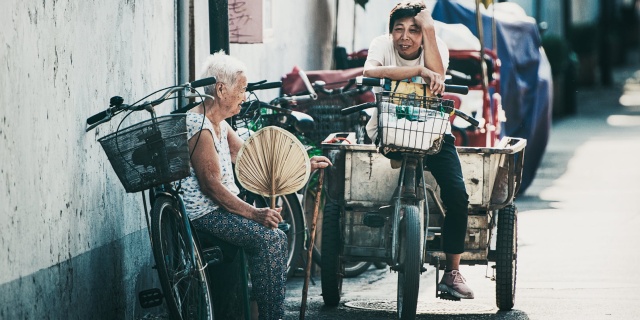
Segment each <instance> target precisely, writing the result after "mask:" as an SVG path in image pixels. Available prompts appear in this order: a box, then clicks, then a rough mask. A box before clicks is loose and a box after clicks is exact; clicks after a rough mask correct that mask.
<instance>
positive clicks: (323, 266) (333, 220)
mask: <svg viewBox="0 0 640 320" xmlns="http://www.w3.org/2000/svg"><path fill="white" fill-rule="evenodd" d="M341 252H342V240H341V237H340V207H339V206H338V205H337V204H335V203H331V202H330V201H327V203H326V205H325V207H324V212H323V218H322V246H321V252H320V254H321V256H322V260H321V261H320V276H321V279H320V280H321V283H322V299H323V300H324V304H325V305H327V306H331V307H334V306H337V305H338V303H340V294H341V293H342V277H343V275H344V264H343V263H342V260H341V258H340V253H341Z"/></svg>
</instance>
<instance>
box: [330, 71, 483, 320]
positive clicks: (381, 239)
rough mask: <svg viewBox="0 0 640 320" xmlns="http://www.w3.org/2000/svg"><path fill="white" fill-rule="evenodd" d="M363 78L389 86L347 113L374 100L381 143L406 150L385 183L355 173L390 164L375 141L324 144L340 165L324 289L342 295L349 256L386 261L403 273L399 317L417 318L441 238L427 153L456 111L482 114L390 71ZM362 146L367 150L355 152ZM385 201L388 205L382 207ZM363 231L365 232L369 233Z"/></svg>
mask: <svg viewBox="0 0 640 320" xmlns="http://www.w3.org/2000/svg"><path fill="white" fill-rule="evenodd" d="M358 82H359V83H360V84H363V85H371V86H380V87H383V91H381V92H378V93H377V94H376V102H370V103H364V104H361V105H357V106H353V107H349V108H346V109H343V110H342V112H341V113H342V114H349V113H353V112H356V111H359V110H364V109H368V108H373V107H375V108H376V109H377V111H378V113H377V115H376V116H377V124H378V129H377V136H378V139H379V140H378V141H377V147H379V148H380V149H381V150H383V151H386V150H387V149H392V150H394V151H397V152H399V153H400V155H401V157H402V164H401V166H400V170H399V173H396V174H398V176H397V183H396V184H394V183H393V182H392V181H393V180H392V179H389V178H390V177H388V176H385V177H384V180H383V181H376V183H378V182H379V183H380V185H378V186H376V185H373V184H372V185H365V184H361V181H359V180H360V178H361V177H359V176H356V172H357V171H358V168H361V170H365V171H366V172H367V173H366V175H368V177H371V176H372V173H373V172H374V171H377V170H389V169H388V166H389V165H388V161H387V162H386V164H384V163H382V162H376V161H375V159H374V158H376V157H378V158H379V157H381V156H379V155H376V153H377V152H376V151H377V149H376V148H375V147H374V146H373V145H349V144H345V143H342V142H338V143H325V144H323V149H324V151H325V155H326V156H328V157H329V158H330V159H331V160H332V161H333V162H334V166H333V167H332V168H331V170H329V174H327V179H326V180H325V181H326V186H325V187H326V189H327V193H328V194H329V196H330V197H331V199H332V201H329V202H328V203H327V207H326V208H325V212H324V219H323V225H322V230H323V238H322V257H323V259H322V267H321V273H322V275H321V279H322V296H323V300H324V302H325V305H328V306H336V305H337V304H338V303H339V301H340V294H341V291H342V274H343V270H342V269H343V267H344V266H343V264H344V261H349V260H353V259H358V260H368V261H375V262H386V263H387V264H388V265H389V266H390V268H391V270H392V271H396V272H397V273H398V294H397V312H398V318H399V319H414V318H415V315H416V309H417V300H418V290H419V285H420V274H421V273H422V272H423V271H425V270H426V269H425V268H423V264H424V263H425V262H426V260H427V257H428V254H427V251H428V250H427V243H428V241H431V240H433V239H434V237H435V231H436V230H435V228H433V227H431V226H430V224H429V216H430V214H429V202H428V201H427V200H428V199H429V198H428V194H427V180H426V179H425V175H424V170H423V168H424V163H423V159H424V157H425V156H428V155H430V154H434V153H437V152H438V151H439V150H440V147H441V146H442V143H443V134H444V133H445V129H446V127H447V125H448V122H449V116H450V115H452V114H455V115H456V116H458V117H461V118H464V119H465V120H467V121H468V122H469V123H471V124H472V125H477V124H478V122H477V121H476V120H475V119H473V118H471V117H469V116H468V115H466V114H464V113H462V112H460V111H459V110H456V109H455V108H454V106H453V101H451V100H446V99H441V98H438V97H427V96H421V95H417V94H415V93H413V94H405V93H396V92H394V91H391V88H390V84H391V83H390V81H388V80H385V79H374V78H362V77H360V78H359V80H358ZM467 90H468V88H467V87H463V86H450V85H447V86H445V91H447V92H452V91H455V92H458V93H462V94H464V93H466V91H467ZM334 136H340V137H342V138H343V139H344V140H345V141H349V140H353V139H355V138H354V137H353V136H354V134H353V133H335V134H334ZM359 151H364V152H360V153H361V154H362V156H361V157H360V158H358V159H356V157H358V155H357V154H356V153H357V152H359ZM385 166H386V168H385ZM363 167H364V169H362V168H363ZM362 180H364V179H362ZM383 185H384V186H383ZM352 186H355V187H354V188H352ZM388 189H392V190H394V191H393V192H392V193H391V200H390V201H389V198H388V197H389V195H388V194H382V193H383V192H385V191H386V190H388ZM356 193H360V194H357V195H356ZM343 199H344V200H343ZM356 199H357V200H356ZM383 199H384V200H383ZM384 202H386V205H383V206H382V207H380V208H378V204H381V203H384ZM374 208H375V209H374ZM358 234H366V239H365V238H360V237H358V236H357V235H358Z"/></svg>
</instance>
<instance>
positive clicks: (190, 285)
mask: <svg viewBox="0 0 640 320" xmlns="http://www.w3.org/2000/svg"><path fill="white" fill-rule="evenodd" d="M151 217H152V218H151V219H152V220H151V241H152V247H153V256H154V258H155V261H156V269H157V271H158V277H159V278H160V285H161V286H162V291H163V292H164V297H165V301H166V303H167V307H168V309H169V313H170V314H171V319H179V320H187V319H189V320H196V319H197V320H200V319H207V320H209V319H214V316H213V307H212V301H211V295H210V292H209V282H208V280H207V274H206V272H205V270H204V263H203V262H202V256H201V253H200V248H199V247H198V245H197V244H196V240H195V238H194V236H193V233H191V234H189V233H188V232H187V227H189V226H185V225H184V220H183V219H184V217H183V213H182V212H181V211H180V210H179V209H178V204H177V203H176V202H175V200H174V199H172V198H170V197H166V196H165V197H162V196H161V197H158V198H156V200H155V203H154V205H153V209H152V212H151ZM190 244H191V245H190ZM192 249H193V250H192Z"/></svg>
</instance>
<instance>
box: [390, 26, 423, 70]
mask: <svg viewBox="0 0 640 320" xmlns="http://www.w3.org/2000/svg"><path fill="white" fill-rule="evenodd" d="M391 37H392V39H393V46H394V47H395V49H396V50H398V53H399V54H400V57H402V58H403V59H407V60H413V59H416V58H418V57H419V56H420V47H421V46H422V30H421V29H420V27H418V25H416V22H415V20H414V18H413V17H406V18H402V19H398V20H396V22H395V23H394V25H393V29H392V30H391Z"/></svg>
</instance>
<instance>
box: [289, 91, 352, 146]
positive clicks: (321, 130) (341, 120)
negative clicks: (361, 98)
mask: <svg viewBox="0 0 640 320" xmlns="http://www.w3.org/2000/svg"><path fill="white" fill-rule="evenodd" d="M355 104H356V96H355V95H354V94H350V95H349V94H343V95H335V96H327V95H323V94H319V96H318V99H317V100H312V101H306V102H302V103H298V105H296V106H294V107H292V110H296V111H300V112H304V113H306V114H308V115H310V116H311V117H312V118H313V120H314V121H315V130H313V131H312V132H308V133H307V134H305V135H306V136H307V137H309V138H310V139H311V141H313V142H314V143H317V144H320V143H321V142H322V141H323V140H324V139H326V138H327V136H329V135H330V134H331V133H335V132H352V131H354V130H355V129H354V128H355V126H356V124H357V123H358V113H353V114H350V115H346V116H345V115H341V114H340V110H342V109H344V108H346V107H349V106H353V105H355Z"/></svg>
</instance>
